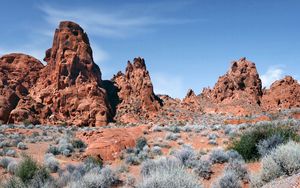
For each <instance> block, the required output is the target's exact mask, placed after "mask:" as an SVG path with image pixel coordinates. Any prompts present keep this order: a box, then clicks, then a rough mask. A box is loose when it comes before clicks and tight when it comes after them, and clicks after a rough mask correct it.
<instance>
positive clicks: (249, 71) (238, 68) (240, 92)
mask: <svg viewBox="0 0 300 188" xmlns="http://www.w3.org/2000/svg"><path fill="white" fill-rule="evenodd" d="M201 95H202V97H203V98H204V100H208V101H209V102H210V103H211V105H208V106H203V108H204V111H205V112H218V113H232V114H237V115H243V114H251V113H252V112H260V108H259V105H260V103H261V102H260V100H261V97H262V83H261V80H260V78H259V75H258V72H257V70H256V66H255V64H254V63H252V62H250V61H248V60H246V58H241V59H240V60H239V61H234V62H232V63H231V66H230V69H229V71H228V72H227V73H226V74H225V75H224V76H221V77H220V78H219V80H218V82H217V83H216V85H215V86H214V88H213V89H204V90H203V92H202V94H201ZM257 110H258V111H257Z"/></svg>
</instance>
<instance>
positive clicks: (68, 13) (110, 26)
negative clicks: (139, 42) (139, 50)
mask: <svg viewBox="0 0 300 188" xmlns="http://www.w3.org/2000/svg"><path fill="white" fill-rule="evenodd" d="M140 6H141V7H139V6H138V5H132V6H126V7H118V8H114V9H108V10H107V9H103V8H99V7H98V8H97V10H95V9H93V8H89V7H78V8H76V7H72V8H71V9H70V8H59V7H53V6H50V5H47V4H44V5H41V6H39V9H40V10H41V11H42V13H44V19H45V20H46V21H47V22H48V23H50V24H52V25H55V26H56V25H57V24H58V23H59V22H60V21H62V20H71V21H75V22H78V23H79V24H80V25H81V26H83V27H84V28H85V29H86V31H87V32H88V33H89V34H91V35H97V36H104V37H107V36H108V37H127V36H129V35H134V34H137V33H144V32H149V31H154V30H155V29H156V27H157V26H165V25H175V24H186V23H190V22H194V21H196V20H194V19H183V18H181V19H179V18H172V17H165V16H163V15H161V12H160V11H159V10H160V9H161V7H158V5H157V6H151V7H148V9H147V10H144V9H146V8H145V7H144V5H140ZM160 6H161V5H160ZM169 6H170V5H169ZM137 10H143V11H137ZM149 10H151V11H149ZM45 34H46V35H47V34H48V32H45Z"/></svg>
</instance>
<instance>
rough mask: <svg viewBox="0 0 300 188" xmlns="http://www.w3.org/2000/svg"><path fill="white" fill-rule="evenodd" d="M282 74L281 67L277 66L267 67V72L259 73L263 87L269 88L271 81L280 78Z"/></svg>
mask: <svg viewBox="0 0 300 188" xmlns="http://www.w3.org/2000/svg"><path fill="white" fill-rule="evenodd" d="M283 76H284V71H283V68H281V67H279V66H272V67H269V68H268V70H267V72H266V73H265V74H263V75H261V77H260V78H261V80H262V85H263V87H266V88H269V87H270V86H271V84H272V83H273V82H275V81H276V80H279V79H282V78H283Z"/></svg>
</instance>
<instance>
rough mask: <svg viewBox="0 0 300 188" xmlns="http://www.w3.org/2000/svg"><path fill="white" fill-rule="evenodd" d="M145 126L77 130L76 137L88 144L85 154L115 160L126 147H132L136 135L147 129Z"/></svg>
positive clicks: (138, 135) (140, 134)
mask: <svg viewBox="0 0 300 188" xmlns="http://www.w3.org/2000/svg"><path fill="white" fill-rule="evenodd" d="M147 129H148V128H147V127H146V126H138V127H129V128H111V129H102V130H99V131H92V132H79V133H77V135H76V136H77V137H78V138H80V139H81V140H83V141H84V142H85V143H87V144H88V147H87V148H86V151H85V155H86V156H95V157H99V158H101V159H103V160H115V159H118V158H119V157H120V154H121V152H122V151H123V150H124V149H126V148H133V147H134V146H135V141H136V139H137V138H138V137H140V136H142V135H143V131H144V130H147Z"/></svg>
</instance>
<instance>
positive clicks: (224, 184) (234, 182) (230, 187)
mask: <svg viewBox="0 0 300 188" xmlns="http://www.w3.org/2000/svg"><path fill="white" fill-rule="evenodd" d="M214 188H242V185H241V182H240V180H239V179H238V177H237V176H236V175H235V174H234V173H233V172H231V171H229V172H226V171H225V172H224V174H223V176H222V177H220V179H219V180H218V181H217V183H215V185H214Z"/></svg>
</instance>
